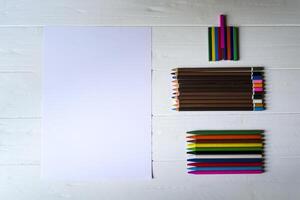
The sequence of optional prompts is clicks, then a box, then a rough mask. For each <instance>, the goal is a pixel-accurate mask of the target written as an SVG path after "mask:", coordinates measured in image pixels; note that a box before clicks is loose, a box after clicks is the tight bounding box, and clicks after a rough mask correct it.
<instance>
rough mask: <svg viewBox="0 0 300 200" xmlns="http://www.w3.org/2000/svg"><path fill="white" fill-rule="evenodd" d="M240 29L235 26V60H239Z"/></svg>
mask: <svg viewBox="0 0 300 200" xmlns="http://www.w3.org/2000/svg"><path fill="white" fill-rule="evenodd" d="M238 32H239V29H238V27H233V60H239V45H238V44H239V33H238Z"/></svg>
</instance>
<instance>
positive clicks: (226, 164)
mask: <svg viewBox="0 0 300 200" xmlns="http://www.w3.org/2000/svg"><path fill="white" fill-rule="evenodd" d="M187 165H188V166H195V167H226V166H231V167H234V166H236V167H241V166H263V163H262V162H250V163H230V162H225V163H188V164H187Z"/></svg>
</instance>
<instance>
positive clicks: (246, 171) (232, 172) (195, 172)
mask: <svg viewBox="0 0 300 200" xmlns="http://www.w3.org/2000/svg"><path fill="white" fill-rule="evenodd" d="M188 173H189V174H196V175H201V174H261V173H263V171H262V170H232V171H227V170H226V171H220V170H218V171H190V172H188Z"/></svg>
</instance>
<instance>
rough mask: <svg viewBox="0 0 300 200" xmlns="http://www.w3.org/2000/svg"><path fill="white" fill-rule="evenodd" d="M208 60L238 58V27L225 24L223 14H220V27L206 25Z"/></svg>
mask: <svg viewBox="0 0 300 200" xmlns="http://www.w3.org/2000/svg"><path fill="white" fill-rule="evenodd" d="M208 55H209V61H218V60H239V30H238V27H234V26H226V17H225V15H220V27H208Z"/></svg>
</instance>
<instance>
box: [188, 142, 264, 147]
mask: <svg viewBox="0 0 300 200" xmlns="http://www.w3.org/2000/svg"><path fill="white" fill-rule="evenodd" d="M262 146H263V144H262V143H211V144H188V145H187V147H188V148H197V147H262Z"/></svg>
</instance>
